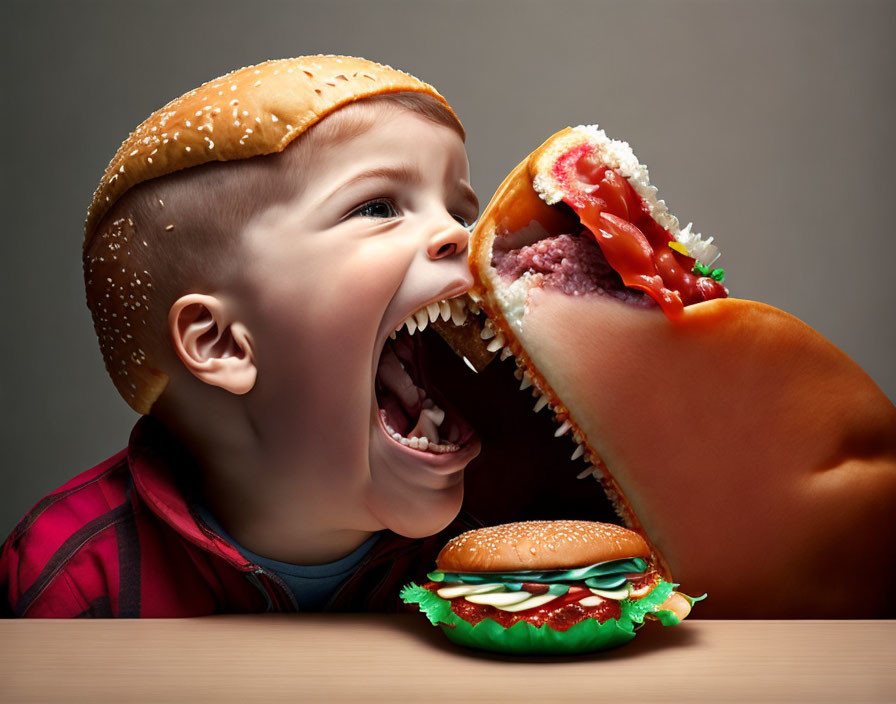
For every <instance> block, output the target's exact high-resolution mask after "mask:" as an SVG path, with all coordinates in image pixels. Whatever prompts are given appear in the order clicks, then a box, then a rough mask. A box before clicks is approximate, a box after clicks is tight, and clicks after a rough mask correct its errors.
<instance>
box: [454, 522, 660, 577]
mask: <svg viewBox="0 0 896 704" xmlns="http://www.w3.org/2000/svg"><path fill="white" fill-rule="evenodd" d="M631 557H642V558H645V559H649V558H650V549H649V548H648V546H647V543H646V542H645V541H644V539H643V538H642V537H641V536H640V535H638V534H637V533H635V532H634V531H631V530H628V529H627V528H622V527H621V526H617V525H613V524H612V523H597V522H595V521H524V522H521V523H505V524H503V525H499V526H489V527H487V528H479V529H478V530H471V531H467V532H466V533H462V534H460V535H458V536H457V537H456V538H453V539H452V540H451V541H449V542H448V544H447V545H445V547H444V548H442V551H441V552H440V553H439V555H438V557H437V558H436V567H437V568H438V569H439V570H441V571H443V572H516V571H520V570H552V569H571V568H574V567H584V566H586V565H592V564H595V563H598V562H606V561H608V560H621V559H625V558H631Z"/></svg>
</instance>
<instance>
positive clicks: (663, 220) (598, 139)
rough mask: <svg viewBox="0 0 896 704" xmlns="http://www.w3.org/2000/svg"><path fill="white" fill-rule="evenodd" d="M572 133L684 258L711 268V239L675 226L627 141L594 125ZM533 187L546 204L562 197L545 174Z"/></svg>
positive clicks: (714, 254) (714, 250) (715, 256)
mask: <svg viewBox="0 0 896 704" xmlns="http://www.w3.org/2000/svg"><path fill="white" fill-rule="evenodd" d="M574 131H576V132H579V133H581V134H583V135H585V136H586V137H587V138H588V141H589V142H590V143H591V144H593V145H595V146H596V147H597V150H598V152H599V154H600V158H601V161H602V162H603V164H604V165H605V166H606V167H608V168H610V169H613V170H614V171H616V172H617V173H619V174H621V175H622V176H624V177H625V178H626V180H627V181H628V182H629V184H630V185H631V187H632V188H634V189H635V192H636V193H637V194H638V195H639V196H641V197H642V198H643V199H644V201H645V202H646V203H647V207H648V211H649V213H650V217H652V218H653V219H654V221H655V222H656V223H657V224H658V225H659V226H660V227H662V228H663V229H664V230H666V231H667V232H668V233H669V234H670V235H672V237H673V238H674V239H675V241H676V242H679V243H680V244H681V245H682V246H683V247H684V248H685V249H687V252H688V256H690V257H693V258H694V259H696V260H697V261H699V262H700V263H701V264H703V265H705V266H711V265H712V263H713V262H714V261H715V260H716V259H718V258H719V257H720V256H721V253H720V252H719V248H718V247H716V246H715V245H714V244H712V241H713V238H712V237H710V238H709V239H707V240H704V239H703V238H702V237H701V235H700V234H699V233H696V232H693V231H692V230H691V223H688V225H687V227H685V228H684V229H681V228H680V227H679V222H678V218H676V217H675V216H674V215H672V213H670V212H669V209H668V207H666V203H665V202H664V201H662V200H659V199H657V197H656V194H657V189H656V188H654V187H653V186H651V185H650V177H649V174H648V172H647V167H646V166H644V165H643V164H641V163H639V162H638V158H637V157H636V156H635V154H634V152H633V151H632V148H631V146H630V145H629V143H628V142H622V141H619V140H616V139H610V138H609V137H607V134H606V132H604V131H603V130H602V129H600V128H599V127H598V126H597V125H579V126H578V127H575V128H574ZM533 186H534V187H535V190H536V192H537V193H538V194H539V195H540V196H541V198H542V200H544V201H545V202H546V203H547V204H548V205H553V204H554V203H557V202H559V201H560V200H561V199H562V198H563V191H562V189H560V187H559V186H558V185H557V184H556V183H555V182H554V181H553V179H551V177H550V175H549V174H538V175H537V176H536V177H535V179H534V181H533Z"/></svg>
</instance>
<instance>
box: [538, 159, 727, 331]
mask: <svg viewBox="0 0 896 704" xmlns="http://www.w3.org/2000/svg"><path fill="white" fill-rule="evenodd" d="M593 154H594V147H592V146H591V145H590V144H582V145H579V146H578V147H576V148H575V149H571V150H570V151H568V152H567V153H565V154H564V155H563V156H561V157H560V158H559V159H558V160H557V161H556V163H555V164H554V173H553V176H554V179H555V180H556V181H557V183H558V184H559V185H560V187H561V188H562V189H563V193H564V196H563V201H564V202H565V203H566V204H567V205H569V206H570V207H571V208H572V209H573V210H574V211H575V212H576V214H577V215H578V216H579V219H580V220H581V221H582V224H583V225H585V227H587V228H588V230H590V232H591V234H592V235H593V236H594V239H595V240H596V241H597V243H598V244H599V245H600V248H601V250H602V251H603V253H604V256H605V257H606V259H607V262H608V263H609V264H610V266H612V267H613V268H614V269H615V270H616V272H617V273H618V274H619V275H620V276H621V277H622V281H623V283H624V284H625V285H626V286H628V287H630V288H634V289H638V290H641V291H644V292H645V293H647V294H648V295H649V296H650V297H651V298H653V299H654V300H655V301H656V302H657V303H658V304H659V305H660V307H661V308H662V309H663V312H664V313H665V314H666V315H667V316H668V317H669V318H673V319H674V318H677V317H678V316H680V315H681V313H682V310H683V309H684V306H687V305H691V304H692V303H698V302H700V301H706V300H710V299H712V298H724V297H726V296H727V295H728V291H727V290H726V289H725V287H724V286H723V285H722V284H721V283H719V282H718V281H715V280H714V279H712V278H710V277H708V276H698V275H696V274H694V273H692V271H693V268H694V262H695V260H694V259H693V258H691V257H687V256H685V255H683V254H681V253H680V252H676V251H675V250H673V249H671V248H670V247H669V243H670V242H674V241H675V240H674V238H673V237H672V236H671V235H670V234H669V233H668V232H666V230H664V229H663V228H662V227H660V226H659V225H658V224H657V223H656V221H654V219H653V218H652V217H650V213H649V209H648V206H647V203H646V202H645V201H644V199H643V198H641V196H639V195H638V194H637V193H636V192H635V189H634V188H632V186H631V184H630V183H629V182H628V181H627V180H626V179H625V178H624V177H623V176H621V175H619V174H618V173H616V172H615V171H613V170H612V169H608V168H607V167H605V166H602V165H600V163H599V162H598V161H597V159H595V158H594V156H593Z"/></svg>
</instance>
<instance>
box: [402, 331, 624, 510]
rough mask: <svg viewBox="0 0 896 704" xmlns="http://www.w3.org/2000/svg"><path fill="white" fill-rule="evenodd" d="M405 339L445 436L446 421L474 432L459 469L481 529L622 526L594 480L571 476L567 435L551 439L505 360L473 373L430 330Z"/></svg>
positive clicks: (580, 462)
mask: <svg viewBox="0 0 896 704" xmlns="http://www.w3.org/2000/svg"><path fill="white" fill-rule="evenodd" d="M413 338H415V339H414V340H413V343H414V344H415V345H418V346H417V351H418V356H417V360H418V361H419V363H420V367H419V368H418V371H419V372H420V373H421V375H422V377H424V378H425V384H426V388H427V394H429V395H430V397H431V398H433V399H434V400H435V401H436V403H437V405H438V406H439V407H441V408H443V409H445V411H446V421H445V422H444V423H443V426H445V427H447V428H449V430H448V432H449V433H450V428H451V427H452V426H453V425H454V424H456V425H457V427H458V428H459V429H463V428H470V429H471V431H472V429H473V428H475V432H476V434H477V435H478V436H479V438H480V440H481V443H482V449H481V451H480V454H479V456H478V457H476V458H475V459H474V460H472V461H471V462H470V463H469V464H468V465H467V467H466V470H465V472H464V497H465V498H464V507H465V509H466V510H468V511H469V512H470V513H472V514H473V515H474V516H475V517H476V518H478V519H479V520H481V521H482V522H483V523H485V524H486V525H495V524H499V523H507V522H511V521H523V520H554V519H580V520H591V521H603V522H608V523H616V524H619V525H622V524H623V521H622V520H621V519H620V518H619V517H618V515H617V514H616V511H615V509H614V507H613V504H612V503H611V502H610V500H609V499H608V498H607V495H606V494H605V493H604V490H603V488H602V485H601V484H600V482H599V481H596V480H595V479H594V478H593V477H592V476H586V477H585V478H583V479H579V478H578V477H579V475H581V474H582V473H583V470H587V469H588V467H589V464H588V462H587V460H586V458H584V457H580V458H578V459H576V460H572V459H571V455H572V454H573V451H574V450H575V449H576V444H575V442H574V441H573V440H572V435H571V434H567V435H564V436H561V437H555V436H554V433H555V431H556V430H557V426H558V423H557V420H556V419H555V418H554V417H553V415H552V414H551V412H550V410H549V408H544V409H542V410H541V411H540V412H538V413H535V412H533V406H534V404H535V399H534V398H533V396H532V389H526V390H522V391H521V390H520V382H519V381H518V380H517V379H516V378H515V377H514V370H515V368H516V365H515V362H514V359H513V358H512V357H510V358H508V359H506V360H505V361H498V360H497V359H496V360H495V361H493V362H492V363H491V364H489V365H488V366H487V367H486V368H485V369H483V370H482V371H481V372H480V373H478V374H476V373H474V372H472V371H471V370H470V369H469V368H468V367H467V366H466V365H465V364H464V363H463V362H462V360H461V359H460V357H458V355H457V354H456V353H455V352H454V351H453V350H452V349H451V348H450V347H449V346H448V345H447V344H446V343H445V342H444V341H443V340H442V338H441V337H440V336H439V335H438V334H437V333H436V332H434V331H433V330H432V329H431V328H428V329H427V330H425V331H423V332H422V333H420V332H418V333H417V334H415V335H414V336H413ZM399 341H400V337H399ZM400 344H407V343H400ZM415 373H417V372H416V371H415ZM421 408H422V405H421ZM407 415H408V416H410V415H413V413H410V414H407ZM411 422H412V421H411V420H410V419H408V420H407V421H406V423H407V426H408V427H411V425H410V424H411ZM446 424H447V425H446ZM461 437H463V435H461ZM589 474H590V473H589Z"/></svg>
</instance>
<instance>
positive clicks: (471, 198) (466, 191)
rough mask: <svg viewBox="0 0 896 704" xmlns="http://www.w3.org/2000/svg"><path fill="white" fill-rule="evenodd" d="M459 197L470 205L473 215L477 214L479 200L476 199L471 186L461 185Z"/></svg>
mask: <svg viewBox="0 0 896 704" xmlns="http://www.w3.org/2000/svg"><path fill="white" fill-rule="evenodd" d="M460 197H461V198H463V199H464V200H465V201H466V202H467V203H469V204H470V207H471V208H472V209H473V211H474V212H475V213H477V214H478V213H479V199H478V198H477V197H476V192H475V191H474V190H473V188H472V186H470V185H469V184H467V183H462V184H461V186H460Z"/></svg>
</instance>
